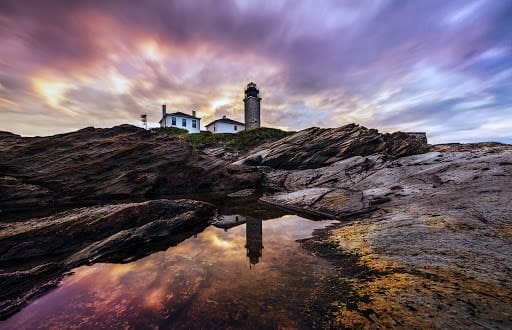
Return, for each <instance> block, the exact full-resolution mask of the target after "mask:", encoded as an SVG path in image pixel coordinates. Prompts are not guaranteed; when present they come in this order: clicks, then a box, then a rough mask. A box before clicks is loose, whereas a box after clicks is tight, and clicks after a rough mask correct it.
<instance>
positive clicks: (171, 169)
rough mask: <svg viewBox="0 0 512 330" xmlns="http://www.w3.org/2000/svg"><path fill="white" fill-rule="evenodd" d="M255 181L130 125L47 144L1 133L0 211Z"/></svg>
mask: <svg viewBox="0 0 512 330" xmlns="http://www.w3.org/2000/svg"><path fill="white" fill-rule="evenodd" d="M259 179H260V174H259V173H258V171H256V170H255V169H251V168H247V167H240V166H236V165H229V164H227V163H225V162H224V161H221V160H219V159H217V158H215V157H212V156H208V155H206V154H203V153H201V152H198V151H196V150H195V149H194V148H193V147H192V146H191V145H190V144H188V143H186V142H185V141H182V140H180V139H179V138H176V137H169V136H167V135H165V134H158V133H155V132H150V131H146V130H143V129H141V128H137V127H134V126H130V125H122V126H117V127H113V128H108V129H96V128H85V129H82V130H79V131H76V132H72V133H67V134H60V135H55V136H49V137H30V138H25V137H24V138H22V137H19V136H17V135H14V134H9V133H2V134H0V205H1V206H2V208H16V207H23V206H29V205H49V204H80V203H83V202H85V201H91V202H96V201H99V200H102V201H104V200H133V199H134V198H155V197H166V196H169V195H174V194H183V193H191V192H194V193H198V192H212V191H227V192H232V191H237V190H240V189H245V188H253V187H254V186H255V185H257V183H258V180H259Z"/></svg>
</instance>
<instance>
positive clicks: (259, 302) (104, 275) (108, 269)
mask: <svg viewBox="0 0 512 330" xmlns="http://www.w3.org/2000/svg"><path fill="white" fill-rule="evenodd" d="M230 219H231V218H230ZM232 220H233V221H235V223H236V217H233V218H232ZM238 220H239V221H244V222H245V225H244V224H243V223H242V224H241V225H237V226H234V227H230V228H222V227H221V228H216V227H214V226H211V227H208V228H206V229H205V230H204V231H203V232H201V233H199V234H197V237H196V238H192V237H191V238H189V239H186V240H184V241H183V242H181V243H179V244H178V245H176V246H172V247H170V248H168V249H167V250H166V251H163V252H157V253H153V254H151V255H149V256H147V257H144V258H142V259H140V260H137V261H133V262H130V263H126V264H106V263H101V264H95V265H92V266H82V267H79V268H77V269H75V270H74V275H72V276H69V277H66V278H65V279H64V281H63V283H62V285H61V286H60V287H59V288H58V289H56V290H54V291H51V292H50V293H48V294H47V295H45V296H44V297H41V298H40V299H38V300H36V301H34V302H33V303H32V304H30V305H29V306H27V307H26V308H24V309H23V310H22V311H21V312H19V313H18V314H16V315H14V316H13V317H11V318H10V319H8V320H6V321H4V322H0V328H8V329H12V328H19V329H27V328H73V327H75V328H77V327H79V328H174V329H190V328H207V329H210V328H226V327H228V328H246V329H247V328H248V329H261V328H303V327H304V324H303V320H302V318H301V315H302V314H301V310H302V308H303V306H304V304H305V301H306V300H307V299H308V298H309V297H310V296H311V294H312V292H313V290H314V287H315V283H317V282H318V281H321V280H322V279H323V278H325V277H326V276H330V275H332V274H333V269H332V268H331V266H330V265H328V263H327V262H325V261H324V260H322V259H319V258H317V257H315V256H312V255H311V254H309V253H308V252H307V251H305V250H303V249H302V248H301V247H300V245H299V244H298V243H297V242H296V240H297V239H301V238H305V237H308V236H310V235H311V233H312V232H313V230H314V229H316V228H322V227H324V226H326V225H328V224H329V223H331V222H330V221H318V222H314V221H309V220H306V219H303V218H300V217H297V216H283V217H281V218H277V219H271V220H265V221H262V219H261V218H258V217H252V216H251V217H244V219H241V218H240V217H239V218H238ZM225 229H228V230H227V231H224V230H225ZM263 236H265V248H263ZM263 249H264V250H265V258H264V260H263V259H262V254H263ZM248 262H249V264H250V265H251V267H252V266H254V265H256V264H258V266H257V267H252V269H249V267H247V263H248Z"/></svg>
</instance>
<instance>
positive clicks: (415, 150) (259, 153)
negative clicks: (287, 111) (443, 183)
mask: <svg viewBox="0 0 512 330" xmlns="http://www.w3.org/2000/svg"><path fill="white" fill-rule="evenodd" d="M428 150H429V146H428V145H427V144H426V141H424V139H419V138H416V137H415V136H413V135H409V134H407V133H403V132H396V133H391V134H382V133H379V132H378V131H377V130H375V129H367V128H365V127H362V126H358V125H356V124H350V125H346V126H342V127H339V128H318V127H312V128H308V129H305V130H302V131H300V132H297V133H295V134H293V135H291V136H289V137H286V138H284V139H281V140H278V141H276V142H274V143H271V144H269V145H265V146H264V147H260V148H258V149H257V150H255V152H253V153H252V154H250V155H249V156H247V157H245V158H244V159H242V160H240V161H238V162H236V163H235V164H247V165H262V166H269V167H272V168H274V169H287V170H300V169H312V168H320V167H324V166H328V165H330V164H333V163H335V162H337V161H340V160H343V159H346V158H350V157H354V156H369V155H372V154H376V153H380V154H384V155H388V156H391V157H395V158H398V157H404V156H409V155H415V154H420V153H424V152H427V151H428Z"/></svg>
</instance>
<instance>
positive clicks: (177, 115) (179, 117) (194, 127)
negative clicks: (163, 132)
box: [159, 104, 201, 133]
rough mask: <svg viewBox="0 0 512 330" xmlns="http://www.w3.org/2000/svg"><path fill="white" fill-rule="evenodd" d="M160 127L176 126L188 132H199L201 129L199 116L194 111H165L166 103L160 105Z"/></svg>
mask: <svg viewBox="0 0 512 330" xmlns="http://www.w3.org/2000/svg"><path fill="white" fill-rule="evenodd" d="M159 123H160V127H176V128H182V129H186V130H187V131H188V132H189V133H199V132H200V131H201V118H198V117H196V112H195V111H192V114H191V115H189V114H186V113H183V112H173V113H167V110H166V105H165V104H164V105H162V119H160V122H159Z"/></svg>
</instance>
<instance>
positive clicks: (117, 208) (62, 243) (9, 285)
mask: <svg viewBox="0 0 512 330" xmlns="http://www.w3.org/2000/svg"><path fill="white" fill-rule="evenodd" d="M214 215H215V208H214V206H213V205H211V204H208V203H204V202H198V201H192V200H175V201H171V200H153V201H148V202H143V203H129V204H117V205H104V206H95V207H85V208H79V209H73V210H69V211H65V212H62V213H58V214H55V215H52V216H49V217H46V218H40V219H33V220H30V221H24V222H13V223H4V224H2V228H1V229H0V257H1V260H0V262H1V264H2V268H1V269H0V290H1V291H2V299H1V300H0V319H2V318H5V317H7V316H9V315H10V314H12V313H14V312H16V311H17V310H19V309H20V308H21V307H23V306H24V305H25V304H26V303H27V301H29V300H30V299H33V298H34V297H37V296H38V295H40V294H41V293H43V292H45V291H46V290H47V289H49V288H52V287H54V286H55V285H57V284H58V282H59V281H60V279H61V278H62V276H63V274H65V272H66V271H68V270H70V269H72V268H74V267H78V266H80V265H83V264H89V263H93V262H118V263H119V262H127V261H131V260H135V259H138V258H140V257H143V256H145V255H148V254H150V253H152V252H154V251H158V250H165V249H167V248H168V247H169V246H171V245H174V244H177V243H178V242H180V241H182V240H183V239H185V238H188V237H190V236H192V235H193V234H195V233H198V232H200V231H202V230H203V229H204V228H205V227H206V226H207V225H208V224H209V223H210V222H211V221H212V219H213V217H214Z"/></svg>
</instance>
